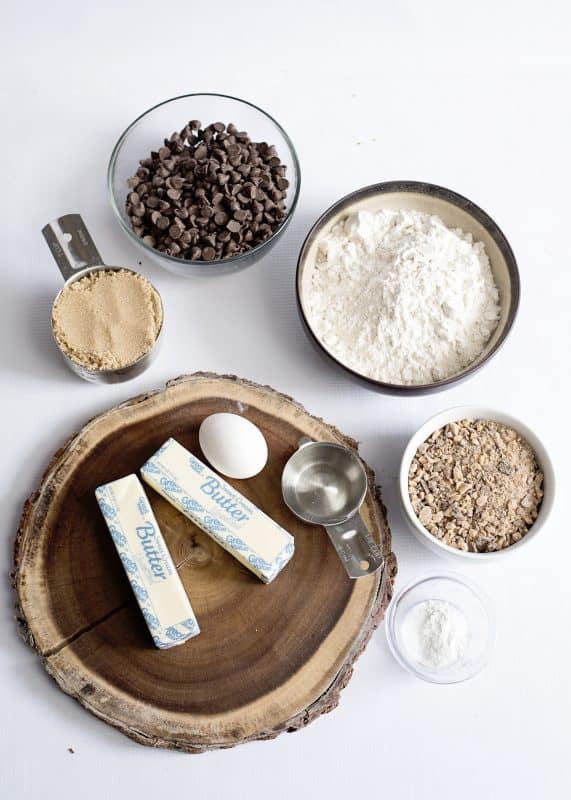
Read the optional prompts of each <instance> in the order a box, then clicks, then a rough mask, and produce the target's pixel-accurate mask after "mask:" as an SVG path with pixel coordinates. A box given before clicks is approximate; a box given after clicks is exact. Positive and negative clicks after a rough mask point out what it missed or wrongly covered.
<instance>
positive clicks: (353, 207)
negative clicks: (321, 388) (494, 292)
mask: <svg viewBox="0 0 571 800" xmlns="http://www.w3.org/2000/svg"><path fill="white" fill-rule="evenodd" d="M384 208H388V209H393V210H400V209H414V210H416V211H422V212H424V213H428V214H436V215H438V216H439V217H440V218H441V219H442V220H443V222H444V223H445V225H447V226H448V227H450V228H461V229H462V230H464V231H468V232H470V233H471V234H472V236H473V237H474V239H475V240H476V241H480V242H483V243H484V246H485V248H486V252H487V254H488V257H489V259H490V264H491V268H492V272H493V274H494V279H495V281H496V285H497V286H498V289H499V291H500V303H501V314H500V319H499V322H498V326H497V328H496V330H495V331H494V333H493V335H492V337H491V339H490V341H489V342H488V344H487V345H486V347H485V348H484V351H483V352H482V354H481V355H480V356H479V358H478V359H477V360H476V361H474V362H473V363H472V364H469V365H468V366H467V367H466V368H465V369H464V370H462V371H461V372H459V373H457V374H456V375H452V376H451V377H449V378H446V379H444V380H440V381H435V382H434V383H427V384H413V385H408V384H407V385H404V384H395V383H384V382H383V381H378V380H375V379H374V378H369V377H367V376H366V375H364V374H362V373H360V372H356V371H355V370H354V369H351V367H348V366H347V365H346V364H343V363H342V362H341V361H339V359H338V358H336V357H335V356H334V355H333V354H332V353H330V352H329V350H328V349H327V347H326V345H325V344H324V343H323V342H322V341H321V340H320V339H319V338H318V337H317V335H316V334H315V333H314V331H313V329H312V327H311V323H310V321H309V317H308V313H307V311H306V308H305V304H304V297H305V295H306V290H307V287H308V285H309V282H310V280H311V270H312V268H313V266H314V264H315V259H316V254H317V248H318V244H319V242H320V241H321V239H322V238H323V237H324V236H326V235H327V234H328V233H329V232H330V230H331V229H332V228H333V226H334V225H336V224H337V222H339V221H340V220H341V219H343V218H344V217H347V216H348V215H349V214H352V213H354V212H355V211H365V210H366V211H380V210H381V209H384ZM296 293H297V304H298V310H299V313H300V317H301V320H302V323H303V326H304V328H305V330H306V332H307V334H308V336H309V338H310V340H311V341H312V343H313V344H314V345H315V346H316V347H317V349H318V350H319V351H320V352H321V353H323V354H325V356H326V357H327V358H328V359H330V360H331V361H333V362H334V363H335V364H337V365H338V366H339V367H341V368H342V369H344V370H345V371H346V372H348V373H349V374H350V375H352V376H353V377H354V378H356V379H358V380H359V381H361V382H362V383H364V384H365V385H366V386H368V387H369V388H371V389H376V390H377V391H379V392H385V393H387V394H401V395H409V396H411V395H419V394H429V393H431V392H439V391H442V390H443V389H448V388H449V387H450V386H453V385H454V384H457V383H460V382H461V381H464V380H466V379H467V378H469V377H471V376H472V375H474V374H475V373H476V372H477V371H478V370H479V369H481V368H482V367H483V366H484V364H486V363H487V362H488V361H489V360H490V359H491V358H492V357H493V356H495V354H496V353H497V352H498V350H499V349H500V347H501V346H502V344H503V343H504V342H505V340H506V338H507V336H508V333H509V332H510V330H511V328H512V326H513V323H514V320H515V317H516V313H517V309H518V306H519V296H520V280H519V271H518V268H517V262H516V260H515V256H514V254H513V251H512V249H511V247H510V245H509V243H508V241H507V239H506V237H505V236H504V234H503V233H502V231H501V230H500V228H499V227H498V226H497V225H496V223H495V222H494V220H493V219H492V218H491V217H489V216H488V214H486V212H485V211H482V209H481V208H479V207H478V206H477V205H475V204H474V203H472V201H471V200H468V199H467V198H466V197H462V195H460V194H457V193H456V192H453V191H451V190H450V189H445V188H443V187H442V186H435V185H434V184H432V183H422V182H420V181H388V182H386V183H377V184H374V185H372V186H366V187H365V188H363V189H358V190H357V191H356V192H352V193H351V194H348V195H346V196H345V197H343V198H341V200H339V201H338V202H337V203H334V205H332V206H331V207H330V208H328V209H327V211H326V212H325V213H324V214H322V215H321V216H320V217H319V219H318V220H317V222H316V223H315V224H314V225H313V227H312V228H311V230H310V231H309V233H308V235H307V237H306V239H305V242H304V243H303V245H302V248H301V251H300V254H299V258H298V262H297V274H296Z"/></svg>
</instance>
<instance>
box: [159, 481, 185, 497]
mask: <svg viewBox="0 0 571 800" xmlns="http://www.w3.org/2000/svg"><path fill="white" fill-rule="evenodd" d="M161 486H162V487H163V489H164V490H165V491H167V492H174V493H175V494H180V493H181V492H182V489H181V488H180V486H179V485H178V483H177V482H176V481H173V480H171V479H170V478H161Z"/></svg>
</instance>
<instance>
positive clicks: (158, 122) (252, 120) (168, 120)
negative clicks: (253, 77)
mask: <svg viewBox="0 0 571 800" xmlns="http://www.w3.org/2000/svg"><path fill="white" fill-rule="evenodd" d="M191 119H199V120H200V121H201V122H202V123H203V124H204V125H209V124H210V123H212V122H224V123H225V124H229V123H230V122H233V123H234V124H235V125H236V126H237V127H238V128H239V129H240V130H244V131H247V132H248V134H249V135H250V137H251V138H252V140H253V141H255V142H267V143H268V144H273V145H275V146H276V149H277V151H278V155H279V157H280V158H281V160H282V163H283V164H285V166H286V167H287V171H286V177H287V179H288V181H289V188H288V191H287V197H286V200H285V203H286V216H285V217H284V219H283V221H282V223H281V225H280V226H279V228H277V229H276V230H275V231H274V232H273V233H272V235H271V236H270V237H269V238H268V239H266V240H265V241H264V242H262V243H261V244H259V245H257V246H256V247H253V248H252V249H251V250H247V251H246V252H245V253H239V254H238V255H235V256H232V257H231V258H224V259H218V260H215V261H188V260H186V259H183V258H176V257H175V256H169V255H167V254H166V253H161V252H159V251H158V250H155V249H154V248H153V247H150V246H149V245H147V244H145V243H144V242H143V240H142V239H141V238H140V237H139V236H137V235H136V234H135V233H134V232H133V229H132V228H131V221H130V219H129V217H128V216H127V211H126V209H125V201H126V199H127V194H128V193H129V192H130V191H131V190H130V189H129V187H128V186H127V180H128V178H130V177H131V176H132V175H134V174H135V172H136V171H137V168H138V166H139V161H140V160H141V159H142V158H147V157H148V156H149V154H150V152H151V150H158V148H159V147H160V146H161V145H162V143H163V139H165V138H168V137H169V136H170V135H171V134H172V133H173V132H174V131H180V130H182V128H184V126H185V125H186V124H187V122H189V120H191ZM300 180H301V176H300V169H299V161H298V158H297V154H296V152H295V149H294V146H293V144H292V142H291V140H290V138H289V136H288V135H287V133H286V132H285V131H284V130H283V128H282V127H281V126H280V125H279V124H278V123H277V122H276V121H275V119H273V118H272V117H270V115H269V114H266V112H265V111H262V109H261V108H258V107H257V106H255V105H253V104H252V103H248V102H246V101H245V100H240V99H239V98H237V97H230V96H228V95H224V94H186V95H181V96H180V97H173V98H172V99H170V100H164V101H163V102H162V103H159V104H158V105H156V106H153V107H152V108H150V109H149V110H148V111H145V113H144V114H141V116H140V117H137V119H136V120H135V121H134V122H132V123H131V124H130V125H129V127H128V128H127V129H126V130H125V132H124V133H123V134H122V135H121V137H120V138H119V141H118V142H117V144H116V145H115V147H114V148H113V152H112V153H111V159H110V161H109V168H108V170H107V184H108V188H109V196H110V200H111V207H112V208H113V211H114V212H115V215H116V217H117V219H118V220H119V223H120V225H121V227H122V228H123V230H124V231H125V233H126V234H127V236H129V238H130V239H132V241H134V242H135V244H136V245H137V246H138V247H140V248H141V249H142V250H143V251H144V252H145V254H146V255H148V256H151V257H152V258H153V259H154V260H155V261H156V262H157V263H158V264H160V266H162V267H164V268H165V269H167V270H169V271H170V272H174V273H176V274H177V275H183V276H185V277H189V276H192V275H197V274H203V275H216V274H218V273H228V272H234V271H236V270H238V269H242V268H243V267H247V266H250V265H251V264H254V263H255V262H256V261H259V260H260V259H261V258H262V257H263V256H265V255H267V253H268V252H269V251H270V250H271V248H272V247H273V246H274V245H275V244H276V242H277V240H278V239H279V238H280V236H281V235H282V234H283V233H284V231H285V229H286V228H287V226H288V224H289V222H290V220H291V218H292V216H293V212H294V210H295V207H296V205H297V200H298V197H299V187H300Z"/></svg>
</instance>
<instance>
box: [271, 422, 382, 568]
mask: <svg viewBox="0 0 571 800" xmlns="http://www.w3.org/2000/svg"><path fill="white" fill-rule="evenodd" d="M366 493H367V475H366V473H365V470H364V468H363V465H362V464H361V462H360V461H359V459H358V457H357V456H356V455H355V454H354V453H353V452H352V451H351V450H349V449H348V448H347V447H343V446H342V445H339V444H333V443H330V442H313V441H311V440H310V439H305V438H304V439H302V440H301V441H300V447H299V449H298V450H297V452H295V453H294V454H293V456H292V457H291V458H290V459H289V461H288V462H287V464H286V465H285V467H284V471H283V474H282V494H283V498H284V501H285V503H286V505H287V506H288V507H289V509H290V510H291V511H293V513H294V514H295V515H296V516H297V517H299V518H300V519H302V520H303V521H304V522H311V523H313V524H315V525H323V526H324V527H325V529H326V531H327V533H328V534H329V538H330V539H331V542H332V544H333V546H334V548H335V550H336V551H337V555H338V556H339V558H340V559H341V562H342V564H343V566H344V567H345V570H346V572H347V575H348V576H349V577H350V578H361V577H362V576H363V575H370V574H371V573H373V572H376V571H377V570H378V569H380V568H381V567H382V566H383V564H384V558H383V554H382V552H381V549H380V548H379V546H378V544H377V543H376V542H375V540H374V538H373V536H372V535H371V533H370V532H369V530H368V529H367V526H366V525H365V523H364V522H363V520H362V518H361V515H360V514H359V509H360V507H361V505H362V503H363V500H364V499H365V494H366Z"/></svg>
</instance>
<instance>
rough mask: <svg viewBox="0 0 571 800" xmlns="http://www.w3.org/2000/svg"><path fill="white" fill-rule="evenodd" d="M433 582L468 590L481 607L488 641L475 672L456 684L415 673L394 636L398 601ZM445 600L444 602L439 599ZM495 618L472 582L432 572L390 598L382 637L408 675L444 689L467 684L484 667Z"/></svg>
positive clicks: (492, 637) (488, 655) (462, 577)
mask: <svg viewBox="0 0 571 800" xmlns="http://www.w3.org/2000/svg"><path fill="white" fill-rule="evenodd" d="M433 580H443V581H449V582H451V583H456V584H459V585H460V586H462V587H463V588H464V589H467V590H468V591H469V592H471V593H472V594H473V595H474V597H476V599H477V600H478V601H479V603H480V605H481V606H482V608H483V610H484V612H485V615H486V620H487V631H488V638H487V642H486V647H485V650H484V651H483V653H482V656H481V658H480V659H479V660H478V661H477V662H476V665H475V667H476V668H475V669H473V670H472V671H470V672H468V674H466V675H463V676H462V677H460V678H457V679H455V680H446V679H444V678H443V679H439V678H438V675H437V674H436V673H429V672H423V671H422V670H419V669H417V668H416V667H415V666H414V665H413V664H412V663H411V662H410V661H409V660H408V659H407V658H406V657H405V655H404V652H403V651H402V650H401V648H400V647H399V645H398V641H397V636H396V634H395V628H394V622H395V615H396V612H397V609H398V606H399V603H400V602H401V600H402V599H403V598H404V597H405V596H406V595H407V594H408V593H409V592H410V591H412V590H413V589H416V587H417V586H420V585H421V584H423V583H427V582H429V581H433ZM439 599H443V600H445V599H446V598H439ZM495 633H496V630H495V614H494V609H493V606H492V603H491V601H490V598H489V596H488V595H487V593H486V592H484V591H483V590H482V589H481V588H480V587H479V586H478V585H477V584H476V583H475V582H474V581H473V580H471V579H470V578H467V577H466V576H464V575H460V574H458V573H457V572H452V571H450V570H433V571H430V572H427V573H424V574H423V575H421V576H419V577H417V578H413V579H412V580H410V581H409V582H408V583H407V584H405V586H403V588H402V589H400V590H399V591H398V592H397V593H396V594H395V595H394V597H393V598H392V600H391V602H390V605H389V607H388V610H387V617H386V624H385V635H386V638H387V644H388V646H389V650H390V651H391V653H392V655H393V657H394V658H395V660H396V661H397V662H398V663H399V664H400V665H401V666H402V667H403V668H404V669H405V670H406V671H407V672H410V673H411V674H412V675H415V676H416V677H417V678H420V679H421V680H423V681H427V682H428V683H435V684H438V685H440V686H447V685H453V684H456V683H463V682H464V681H467V680H470V679H471V678H474V677H476V675H478V674H479V673H480V672H481V671H482V670H483V669H484V667H485V666H486V664H487V663H488V662H489V660H490V656H491V653H492V650H493V646H494V641H495Z"/></svg>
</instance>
